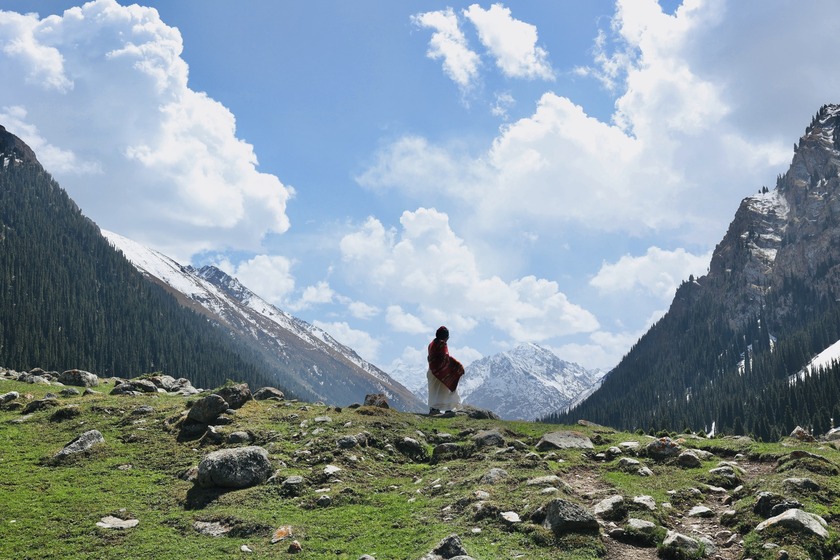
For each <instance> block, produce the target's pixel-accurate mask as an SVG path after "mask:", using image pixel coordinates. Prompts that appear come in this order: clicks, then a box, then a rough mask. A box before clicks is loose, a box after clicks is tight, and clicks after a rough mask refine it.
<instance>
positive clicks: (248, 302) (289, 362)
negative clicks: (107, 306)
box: [102, 230, 425, 410]
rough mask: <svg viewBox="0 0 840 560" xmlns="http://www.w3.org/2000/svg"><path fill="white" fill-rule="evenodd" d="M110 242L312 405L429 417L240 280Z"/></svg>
mask: <svg viewBox="0 0 840 560" xmlns="http://www.w3.org/2000/svg"><path fill="white" fill-rule="evenodd" d="M102 234H103V235H104V236H105V237H106V238H107V239H108V241H109V242H110V243H111V244H112V245H113V246H114V247H115V248H116V249H117V250H119V251H120V252H122V254H123V255H125V257H126V258H127V259H128V260H129V261H130V262H131V263H132V264H133V265H134V266H135V267H136V268H137V269H138V270H139V271H140V272H142V273H143V274H144V275H145V276H146V277H147V278H149V279H150V280H152V281H153V282H155V283H157V284H159V285H160V286H162V287H163V288H164V289H166V290H168V291H169V292H170V293H172V294H173V295H174V296H175V297H176V298H177V299H178V301H180V302H181V303H182V304H183V305H185V306H187V307H189V308H190V309H192V310H194V311H196V312H197V313H200V314H202V315H204V316H206V317H207V318H209V319H210V320H211V321H213V322H215V323H218V324H220V325H221V326H222V327H223V328H224V329H225V330H226V331H228V332H229V333H230V334H231V336H232V337H233V338H235V339H236V340H237V341H239V342H241V343H242V344H244V345H245V346H247V347H248V348H251V349H252V350H253V351H255V352H258V353H259V354H260V355H261V356H262V357H263V359H264V360H266V361H267V362H268V363H269V364H271V365H272V366H273V368H274V369H275V370H277V371H279V372H282V374H283V375H282V376H280V377H278V379H277V382H284V383H287V384H288V383H289V380H290V379H291V380H293V381H294V386H295V387H296V391H297V392H298V393H302V394H305V395H306V398H309V399H310V400H323V401H325V402H327V403H331V404H338V405H342V406H344V405H347V404H350V403H353V402H363V401H364V398H365V395H366V394H369V393H384V394H385V395H386V396H387V397H388V400H389V401H390V402H391V404H392V405H394V406H395V407H397V408H400V409H402V410H423V409H424V408H425V403H424V402H422V401H420V400H419V399H418V398H417V397H415V396H414V395H413V394H412V393H411V391H409V390H408V389H406V388H405V387H403V386H402V385H400V384H399V383H398V382H396V381H394V380H393V379H392V378H390V377H389V376H388V375H387V374H386V373H385V372H383V371H382V370H380V369H379V368H377V367H376V366H374V365H373V364H370V363H369V362H366V361H365V360H363V359H362V358H360V357H359V356H358V355H357V354H356V353H355V352H354V351H353V350H352V349H350V348H348V347H347V346H344V345H343V344H341V343H339V342H338V341H336V340H335V339H334V338H333V337H331V336H330V335H329V334H328V333H326V332H325V331H323V330H322V329H319V328H318V327H315V326H313V325H311V324H309V323H307V322H305V321H303V320H301V319H298V318H295V317H293V316H291V315H289V314H288V313H286V312H285V311H282V310H280V309H278V308H277V307H275V306H274V305H272V304H270V303H268V302H267V301H265V300H264V299H262V298H261V297H259V296H258V295H256V294H255V293H253V292H252V291H251V290H249V289H248V288H246V287H245V286H243V285H242V284H241V283H240V282H239V281H238V280H237V279H236V278H233V277H231V276H229V275H228V274H226V273H225V272H223V271H221V270H219V269H218V268H216V267H214V266H205V267H202V268H200V269H198V270H196V269H194V268H192V267H190V266H182V265H180V264H178V263H177V262H175V261H174V260H172V259H171V258H169V257H167V256H165V255H163V254H161V253H159V252H157V251H154V250H152V249H149V248H146V247H144V246H142V245H140V244H139V243H136V242H134V241H131V240H130V239H127V238H125V237H122V236H120V235H118V234H116V233H113V232H109V231H104V230H103V231H102Z"/></svg>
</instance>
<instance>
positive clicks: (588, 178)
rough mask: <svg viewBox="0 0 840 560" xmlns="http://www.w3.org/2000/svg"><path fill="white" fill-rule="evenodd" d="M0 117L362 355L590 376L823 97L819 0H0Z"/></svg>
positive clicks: (84, 201)
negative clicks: (510, 362) (551, 357)
mask: <svg viewBox="0 0 840 560" xmlns="http://www.w3.org/2000/svg"><path fill="white" fill-rule="evenodd" d="M0 10H2V11H0V124H2V125H4V126H5V127H6V128H7V129H8V130H9V131H11V132H13V133H15V134H17V135H18V136H21V137H22V138H23V139H24V140H25V141H27V142H28V143H29V144H30V145H31V146H32V147H33V148H34V149H35V150H36V153H37V154H38V157H39V159H40V161H41V162H42V163H43V164H44V165H45V167H46V168H47V169H48V170H49V171H50V172H51V173H52V174H53V176H54V177H55V178H56V179H57V180H58V181H59V183H60V184H61V185H62V186H63V187H64V188H65V189H67V191H68V192H69V193H70V195H71V196H72V197H73V198H74V200H76V202H77V203H78V204H79V205H80V207H81V208H82V211H83V212H84V213H85V214H86V215H88V216H90V217H91V218H92V219H93V220H94V221H96V222H97V223H98V224H99V225H100V226H101V227H103V228H105V229H109V230H112V231H115V232H117V233H119V234H121V235H124V236H126V237H129V238H132V239H134V240H136V241H139V242H141V243H144V244H146V245H148V246H151V247H153V248H156V249H158V250H160V251H162V252H164V253H166V254H168V255H170V256H172V257H173V258H176V259H177V260H179V261H180V262H182V263H185V264H186V263H191V264H194V265H203V264H215V265H217V266H220V267H221V268H223V269H224V270H226V271H227V272H229V273H231V274H233V275H235V276H237V277H238V278H239V279H240V280H241V281H242V282H243V283H244V284H245V285H247V286H249V287H250V288H251V289H253V290H254V291H255V292H257V293H258V294H260V295H262V296H264V297H266V298H267V299H269V300H270V301H272V302H274V303H276V304H277V305H278V306H279V307H281V308H283V309H285V310H287V311H289V312H291V313H293V314H295V315H297V316H299V317H301V318H303V319H305V320H308V321H310V322H313V323H315V324H317V325H319V326H321V327H323V328H325V329H326V330H327V331H328V332H330V333H331V334H332V335H333V336H335V337H336V338H338V339H339V340H341V341H343V342H345V343H347V344H349V345H350V346H352V347H353V348H355V349H356V350H357V351H358V352H359V353H360V354H361V355H362V356H363V357H364V358H366V359H368V360H370V361H372V362H373V363H375V364H377V365H378V366H380V367H382V368H383V369H385V370H386V371H391V370H392V369H393V368H395V367H398V366H400V365H403V366H405V367H408V368H409V369H411V368H415V367H416V368H417V369H423V367H424V361H425V356H424V348H425V345H426V344H427V342H428V340H429V339H430V338H431V337H432V336H433V333H434V330H435V329H436V328H437V326H439V325H440V324H446V325H448V326H449V327H450V331H451V332H452V339H451V347H452V351H453V354H455V355H457V356H459V357H461V358H463V359H464V361H466V362H469V361H471V360H473V359H476V358H478V357H481V356H486V355H490V354H494V353H496V352H499V351H502V350H506V349H509V348H511V347H512V346H515V345H516V344H519V343H523V342H535V343H538V344H541V345H543V346H546V347H548V348H551V349H552V350H554V351H555V352H556V353H557V354H558V355H559V356H560V357H562V358H564V359H567V360H570V361H575V362H578V363H580V364H582V365H584V366H587V367H592V368H594V367H599V368H602V369H608V368H610V367H612V366H613V365H615V364H616V363H617V362H618V360H619V359H620V358H621V356H622V355H623V354H624V353H625V352H626V351H627V350H629V348H630V346H631V345H632V344H633V343H634V342H635V341H636V340H637V339H638V337H639V336H640V335H641V334H643V333H644V332H645V330H646V329H647V328H648V327H649V326H650V325H651V324H652V322H654V321H655V320H656V319H657V318H659V317H660V316H661V315H662V314H663V313H664V312H665V311H666V310H667V307H668V305H669V304H670V300H671V298H672V296H673V292H674V290H675V288H676V286H678V285H679V283H680V282H681V281H683V280H685V279H686V278H688V276H689V274H694V275H702V274H703V273H705V271H706V268H707V266H708V261H709V258H710V254H711V251H712V249H713V248H714V246H715V244H716V243H717V242H718V241H720V239H721V238H722V236H723V234H724V232H725V229H726V227H727V225H728V223H729V221H730V220H731V218H732V216H733V214H734V212H735V210H736V208H737V205H738V203H739V201H740V200H741V199H742V198H744V197H745V196H749V195H751V194H753V193H755V192H757V191H758V190H759V189H760V188H761V187H762V186H765V185H766V186H768V187H773V185H774V183H775V178H776V176H777V175H778V174H779V173H782V172H784V170H785V169H786V168H787V166H788V165H789V163H790V160H791V157H792V147H793V144H794V142H796V141H797V140H798V138H799V136H800V135H801V134H802V133H803V132H804V129H805V126H806V125H807V124H808V123H809V122H810V118H811V116H812V115H813V114H814V113H816V111H817V110H818V108H819V107H820V105H822V104H824V103H838V102H840V59H838V58H837V57H836V54H835V53H837V52H840V34H838V33H837V32H836V30H837V29H838V28H840V5H838V4H837V3H836V2H833V1H811V2H796V1H781V0H775V1H767V2H758V1H757V0H756V1H726V0H686V1H685V2H682V3H680V2H673V1H668V2H664V1H663V2H661V3H657V2H656V1H655V0H624V1H618V2H614V1H600V0H598V1H588V2H557V1H554V0H546V1H538V0H534V1H531V2H520V3H489V2H484V3H480V2H479V3H472V2H392V1H386V0H378V1H373V0H367V1H360V2H339V1H329V2H328V1H308V2H274V1H268V0H265V1H247V2H237V3H232V2H221V1H205V0H202V1H197V0H184V1H179V2H157V1H153V2H145V3H141V4H140V5H131V6H129V5H125V4H118V3H117V2H115V1H111V0H99V1H97V2H91V3H88V4H80V3H78V4H77V3H73V2H65V1H63V0H56V1H51V2H30V1H15V0H6V1H4V2H3V3H2V6H0Z"/></svg>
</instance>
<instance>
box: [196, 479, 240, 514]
mask: <svg viewBox="0 0 840 560" xmlns="http://www.w3.org/2000/svg"><path fill="white" fill-rule="evenodd" d="M232 490H234V489H233V488H202V487H200V486H198V485H197V484H196V485H195V486H193V487H192V488H190V489H189V490H188V491H187V499H186V501H185V502H184V509H187V510H193V509H204V508H206V507H207V506H208V505H210V504H211V503H213V501H215V500H216V499H218V498H219V496H222V495H223V494H227V493H228V492H231V491H232Z"/></svg>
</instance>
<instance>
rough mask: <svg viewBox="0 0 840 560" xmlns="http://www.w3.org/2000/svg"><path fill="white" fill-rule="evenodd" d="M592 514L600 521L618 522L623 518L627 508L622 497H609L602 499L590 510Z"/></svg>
mask: <svg viewBox="0 0 840 560" xmlns="http://www.w3.org/2000/svg"><path fill="white" fill-rule="evenodd" d="M592 513H593V514H595V515H596V516H598V517H600V518H601V519H607V520H613V521H615V520H618V519H621V518H622V517H624V515H625V513H627V508H626V507H625V505H624V497H623V496H619V495H616V496H610V497H609V498H604V499H603V500H601V501H600V502H598V503H597V504H595V506H594V507H593V508H592Z"/></svg>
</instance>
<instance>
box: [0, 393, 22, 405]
mask: <svg viewBox="0 0 840 560" xmlns="http://www.w3.org/2000/svg"><path fill="white" fill-rule="evenodd" d="M18 398H20V393H18V392H17V391H9V392H8V393H3V394H2V395H0V404H6V403H9V402H12V401H13V400H15V399H18Z"/></svg>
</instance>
